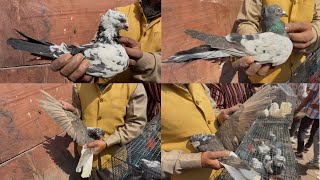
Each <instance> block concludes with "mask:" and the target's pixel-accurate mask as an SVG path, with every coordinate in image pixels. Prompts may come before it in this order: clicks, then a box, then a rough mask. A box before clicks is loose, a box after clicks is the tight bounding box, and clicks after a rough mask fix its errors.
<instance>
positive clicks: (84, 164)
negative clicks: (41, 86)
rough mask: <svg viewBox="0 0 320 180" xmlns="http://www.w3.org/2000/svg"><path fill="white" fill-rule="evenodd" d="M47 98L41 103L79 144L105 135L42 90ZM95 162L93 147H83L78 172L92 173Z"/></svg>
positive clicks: (86, 176) (83, 176)
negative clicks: (86, 124)
mask: <svg viewBox="0 0 320 180" xmlns="http://www.w3.org/2000/svg"><path fill="white" fill-rule="evenodd" d="M41 93H42V94H43V96H44V98H45V99H46V100H39V104H40V106H41V107H43V108H44V110H45V111H46V112H47V113H48V114H49V116H50V117H51V118H52V119H53V120H54V121H55V122H56V123H57V124H58V125H59V126H60V127H61V128H62V129H63V130H64V131H65V132H66V133H67V134H68V135H69V136H71V138H72V139H73V140H74V141H76V142H77V143H78V144H79V145H81V146H84V145H86V144H88V143H90V142H92V141H94V140H98V139H100V138H101V137H103V136H104V135H105V132H104V131H103V130H101V129H99V128H89V127H86V126H85V125H84V124H83V122H82V120H81V119H80V118H79V117H77V116H76V115H75V114H73V113H72V112H70V111H67V110H64V109H63V107H62V104H61V103H60V102H59V101H57V100H56V99H54V98H53V97H52V96H50V95H49V94H48V93H46V92H45V91H41ZM92 162H93V149H89V148H85V147H83V148H82V151H81V157H80V160H79V162H78V165H77V168H76V172H81V171H82V174H81V177H82V178H88V177H90V175H91V169H92Z"/></svg>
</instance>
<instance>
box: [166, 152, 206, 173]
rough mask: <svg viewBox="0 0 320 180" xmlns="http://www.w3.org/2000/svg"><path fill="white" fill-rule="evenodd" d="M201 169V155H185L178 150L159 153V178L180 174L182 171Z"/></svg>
mask: <svg viewBox="0 0 320 180" xmlns="http://www.w3.org/2000/svg"><path fill="white" fill-rule="evenodd" d="M193 168H201V153H190V154H186V153H183V152H182V151H180V150H173V151H170V152H166V151H161V178H167V177H169V176H170V175H175V174H181V171H182V170H184V169H193Z"/></svg>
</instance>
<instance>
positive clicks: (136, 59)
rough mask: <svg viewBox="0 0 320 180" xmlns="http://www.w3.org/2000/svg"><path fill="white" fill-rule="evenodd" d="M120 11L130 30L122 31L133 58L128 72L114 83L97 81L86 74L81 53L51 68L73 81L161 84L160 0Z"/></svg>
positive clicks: (145, 0)
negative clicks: (124, 16)
mask: <svg viewBox="0 0 320 180" xmlns="http://www.w3.org/2000/svg"><path fill="white" fill-rule="evenodd" d="M117 10H118V11H120V12H122V13H124V14H125V15H126V16H127V17H128V21H129V30H128V31H127V32H126V31H121V32H120V35H121V36H122V37H121V38H120V40H119V41H120V43H121V44H122V45H123V46H124V47H125V49H126V52H127V54H128V56H129V58H130V63H129V64H130V65H129V67H130V68H129V70H127V71H125V72H124V73H121V74H119V75H117V76H115V77H113V78H112V79H111V80H109V79H108V80H105V79H101V78H100V79H98V78H95V79H94V77H92V76H90V75H86V74H85V72H86V71H87V69H88V67H89V66H90V61H89V60H87V59H85V57H84V56H83V55H82V54H77V55H75V56H72V55H70V54H66V55H63V56H61V57H59V58H58V59H57V60H55V61H53V62H52V64H51V69H52V70H53V71H59V72H60V73H61V74H62V75H63V76H65V77H67V78H68V79H69V80H71V81H73V82H92V81H94V82H97V83H103V82H106V81H108V82H133V81H139V82H141V81H143V82H160V64H161V63H160V62H161V55H160V51H161V0H139V1H138V2H136V3H134V4H130V5H128V6H125V7H120V8H117ZM71 65H72V66H71Z"/></svg>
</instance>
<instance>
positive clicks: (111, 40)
mask: <svg viewBox="0 0 320 180" xmlns="http://www.w3.org/2000/svg"><path fill="white" fill-rule="evenodd" d="M118 38H119V29H117V28H115V27H114V26H113V24H111V23H108V22H107V23H103V24H102V23H101V24H100V26H99V29H98V33H97V38H96V42H100V43H104V44H117V43H118Z"/></svg>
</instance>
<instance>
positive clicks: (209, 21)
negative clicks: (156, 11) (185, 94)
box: [162, 0, 242, 82]
mask: <svg viewBox="0 0 320 180" xmlns="http://www.w3.org/2000/svg"><path fill="white" fill-rule="evenodd" d="M241 4H242V1H241V0H189V1H183V0H179V1H177V0H176V1H174V0H163V1H162V19H163V20H162V22H163V23H162V24H163V25H162V27H163V29H162V33H163V36H162V37H163V38H162V40H163V43H162V44H163V45H164V46H163V48H162V56H163V60H165V59H167V58H168V57H170V56H171V55H173V54H174V53H175V52H177V51H181V50H186V49H189V48H192V47H195V46H198V45H201V44H202V43H201V42H200V41H198V40H196V39H192V38H190V37H189V36H187V35H186V34H184V30H186V29H195V30H199V31H203V32H206V33H212V34H216V35H227V34H229V33H230V32H231V30H232V28H233V24H234V21H235V19H236V17H237V14H238V11H239V9H240V6H241ZM221 71H222V67H221V66H220V65H219V64H218V63H212V62H207V61H197V62H192V63H190V64H187V65H182V64H163V68H162V82H177V81H179V82H218V81H219V78H220V75H219V74H220V73H221Z"/></svg>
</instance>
